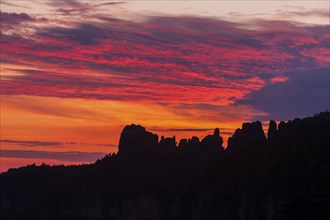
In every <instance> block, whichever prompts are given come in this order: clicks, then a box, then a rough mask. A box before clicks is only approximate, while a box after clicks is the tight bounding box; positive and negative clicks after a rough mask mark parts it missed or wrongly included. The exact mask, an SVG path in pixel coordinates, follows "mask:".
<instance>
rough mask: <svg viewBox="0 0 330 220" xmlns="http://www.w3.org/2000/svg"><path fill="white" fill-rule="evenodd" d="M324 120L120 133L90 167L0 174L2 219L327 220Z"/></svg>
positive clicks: (328, 116) (328, 161)
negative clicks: (193, 133) (182, 135)
mask: <svg viewBox="0 0 330 220" xmlns="http://www.w3.org/2000/svg"><path fill="white" fill-rule="evenodd" d="M329 146H330V113H329V112H323V113H320V114H317V115H315V116H313V117H308V118H304V119H294V120H292V121H288V122H280V123H279V124H278V125H277V124H276V122H275V121H271V122H270V123H269V129H268V138H266V136H265V134H264V132H263V130H262V126H261V123H260V122H258V121H257V122H252V123H244V124H243V125H242V128H240V129H237V130H236V131H235V133H234V134H233V136H232V137H231V138H230V139H229V140H228V147H227V149H226V150H224V148H223V139H222V137H221V136H220V131H219V129H215V130H214V133H213V134H212V135H208V136H206V137H205V138H203V139H202V140H201V141H200V140H199V139H198V138H197V137H192V138H190V139H182V140H180V141H178V144H177V143H176V139H175V137H170V138H165V137H161V138H160V140H159V138H158V135H156V134H153V133H151V132H148V131H147V130H146V129H145V128H143V127H142V126H140V125H129V126H126V127H125V128H124V129H123V131H122V133H121V136H120V141H119V151H118V153H117V154H113V155H108V156H106V157H105V158H103V159H101V160H98V161H96V163H94V164H92V165H82V166H69V167H66V166H48V165H42V166H35V165H30V166H26V167H22V168H18V169H10V170H9V171H8V172H6V173H3V174H1V175H0V188H1V201H0V205H1V210H0V214H1V219H70V220H72V219H114V220H126V219H134V220H142V219H155V220H156V219H165V220H167V219H169V220H172V219H173V220H179V219H180V220H186V219H187V220H189V219H196V220H197V219H200V220H213V219H221V220H222V219H227V220H250V219H251V220H252V219H254V220H257V219H260V220H264V219H265V220H292V219H299V220H307V219H308V220H327V219H330V187H329V186H330V147H329Z"/></svg>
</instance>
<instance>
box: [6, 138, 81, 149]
mask: <svg viewBox="0 0 330 220" xmlns="http://www.w3.org/2000/svg"><path fill="white" fill-rule="evenodd" d="M0 142H2V143H7V144H16V145H20V146H26V147H39V146H42V147H46V146H62V145H64V144H76V142H57V141H26V140H0Z"/></svg>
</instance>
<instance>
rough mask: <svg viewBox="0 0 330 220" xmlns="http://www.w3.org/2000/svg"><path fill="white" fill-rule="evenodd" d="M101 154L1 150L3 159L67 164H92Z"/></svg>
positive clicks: (102, 155) (103, 154)
mask: <svg viewBox="0 0 330 220" xmlns="http://www.w3.org/2000/svg"><path fill="white" fill-rule="evenodd" d="M105 155H106V153H103V152H74V151H68V152H50V151H33V150H1V157H3V158H35V159H38V158H44V159H55V160H59V161H68V162H94V161H96V160H97V159H100V158H102V157H104V156H105Z"/></svg>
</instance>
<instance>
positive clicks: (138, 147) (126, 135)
mask: <svg viewBox="0 0 330 220" xmlns="http://www.w3.org/2000/svg"><path fill="white" fill-rule="evenodd" d="M157 144H158V135H157V134H153V133H151V132H149V131H147V130H146V129H145V128H144V127H142V126H141V125H135V124H131V125H127V126H125V128H124V129H123V131H122V132H121V135H120V140H119V145H118V149H119V151H118V153H119V154H122V153H128V152H134V153H136V152H141V153H143V152H144V151H147V150H150V149H151V148H152V147H154V146H156V145H157Z"/></svg>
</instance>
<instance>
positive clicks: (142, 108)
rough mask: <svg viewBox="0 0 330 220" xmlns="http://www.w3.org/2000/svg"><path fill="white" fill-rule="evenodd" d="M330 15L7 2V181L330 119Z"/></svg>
mask: <svg viewBox="0 0 330 220" xmlns="http://www.w3.org/2000/svg"><path fill="white" fill-rule="evenodd" d="M329 4H330V3H329V1H328V0H324V1H280V0H276V1H248V0H245V1H244V0H243V1H220V0H219V1H202V0H200V1H174V0H168V1H142V0H141V1H140V0H134V1H133V0H131V1H120V2H119V1H110V0H93V1H86V0H84V1H78V0H48V1H47V0H2V1H1V138H0V139H1V141H0V144H1V161H0V164H1V171H6V170H7V169H8V168H10V167H18V166H23V165H26V164H31V163H36V164H40V163H42V162H45V163H49V164H77V163H89V162H93V161H95V160H96V159H97V158H101V157H103V156H104V155H105V154H107V153H110V152H116V151H117V145H118V140H119V136H120V132H121V130H122V128H123V127H124V126H125V125H127V124H132V123H135V124H141V125H142V126H144V127H146V128H147V130H149V131H152V132H154V133H157V134H158V135H165V136H174V135H175V136H176V138H177V141H179V139H180V138H188V137H191V136H193V135H195V136H198V137H200V138H202V137H204V136H205V135H206V134H209V133H212V130H213V129H214V128H216V127H218V128H220V131H221V134H222V136H224V137H225V139H227V138H228V136H230V135H231V134H232V133H233V131H234V130H235V129H236V128H238V127H240V126H241V124H242V123H243V122H245V121H252V120H260V121H262V122H263V123H264V124H265V126H266V125H267V121H269V120H270V119H274V120H288V119H293V118H295V117H305V116H310V115H313V114H314V113H317V112H320V111H325V110H327V109H329V68H330V67H329V61H330V60H329V46H330V33H329V30H330V29H329V28H330V25H329V8H330V5H329Z"/></svg>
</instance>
